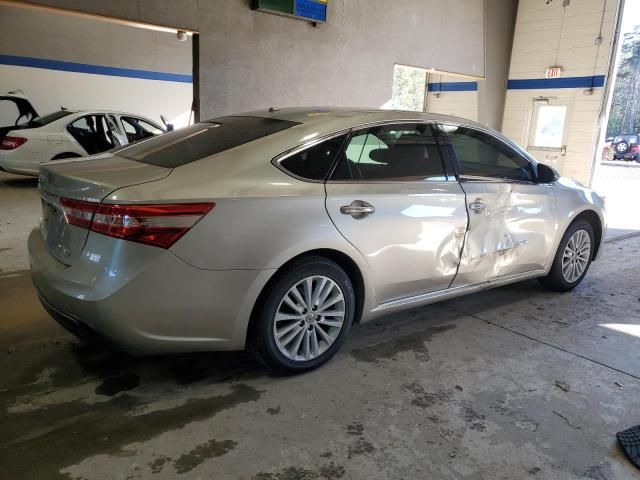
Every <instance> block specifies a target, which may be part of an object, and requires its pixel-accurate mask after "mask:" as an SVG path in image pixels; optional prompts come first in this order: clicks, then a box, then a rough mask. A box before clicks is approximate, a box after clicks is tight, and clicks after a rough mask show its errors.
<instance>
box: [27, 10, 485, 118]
mask: <svg viewBox="0 0 640 480" xmlns="http://www.w3.org/2000/svg"><path fill="white" fill-rule="evenodd" d="M31 3H38V4H43V5H50V6H56V7H61V8H68V9H72V10H80V11H85V12H91V13H100V14H106V15H112V16H116V17H124V18H128V19H132V20H139V21H146V22H152V23H160V24H165V25H173V26H184V27H186V28H193V29H195V30H198V31H199V32H200V68H201V70H200V103H201V109H202V117H203V118H207V117H212V116H216V115H220V114H226V113H229V112H234V111H235V112H237V111H242V110H250V109H256V108H266V107H268V106H299V105H313V104H315V105H338V106H364V107H380V106H382V105H384V104H385V103H386V102H387V101H388V100H389V99H390V98H391V85H392V79H393V66H394V64H395V63H399V64H403V65H412V66H416V67H423V68H436V69H438V70H444V71H450V72H459V73H463V74H468V75H477V76H483V75H484V14H483V8H484V2H483V0H455V1H449V0H394V1H393V2H389V1H388V0H330V1H329V10H328V23H327V24H323V25H319V26H318V27H317V28H314V27H313V26H312V25H311V24H309V23H307V22H302V21H298V20H292V19H289V18H284V17H280V16H275V15H269V14H265V13H261V12H254V11H252V10H251V9H250V8H249V6H250V2H249V1H248V0H206V1H205V0H200V1H198V0H92V1H79V0H35V1H33V2H31Z"/></svg>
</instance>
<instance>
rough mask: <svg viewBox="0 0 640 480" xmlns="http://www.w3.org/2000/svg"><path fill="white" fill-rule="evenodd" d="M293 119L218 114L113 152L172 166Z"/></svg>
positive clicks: (281, 127)
mask: <svg viewBox="0 0 640 480" xmlns="http://www.w3.org/2000/svg"><path fill="white" fill-rule="evenodd" d="M294 125H298V124H297V123H295V122H289V121H286V120H277V119H274V118H262V117H221V118H216V119H213V120H207V121H206V122H202V123H198V124H196V125H192V126H190V127H186V128H182V129H180V130H176V131H175V132H171V133H166V134H164V135H159V136H157V137H154V138H151V139H149V140H145V141H143V142H140V143H136V144H134V145H132V146H130V147H126V148H123V149H121V150H118V151H117V152H115V154H116V155H118V156H119V157H124V158H127V159H129V160H136V161H138V162H143V163H148V164H150V165H155V166H158V167H166V168H175V167H179V166H181V165H186V164H187V163H191V162H195V161H196V160H200V159H201V158H204V157H208V156H209V155H214V154H216V153H220V152H223V151H225V150H229V149H231V148H234V147H237V146H240V145H243V144H245V143H249V142H252V141H254V140H257V139H259V138H262V137H266V136H268V135H271V134H273V133H276V132H280V131H282V130H286V129H287V128H291V127H293V126H294Z"/></svg>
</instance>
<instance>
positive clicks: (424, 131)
mask: <svg viewBox="0 0 640 480" xmlns="http://www.w3.org/2000/svg"><path fill="white" fill-rule="evenodd" d="M442 160H443V159H442V152H441V150H440V147H439V146H438V144H437V141H436V139H435V136H434V133H433V130H432V128H431V126H430V125H427V124H397V125H382V126H377V127H373V128H369V129H366V130H361V131H358V132H355V134H354V135H352V136H351V138H350V139H349V143H348V145H347V147H346V149H345V152H344V155H343V158H341V161H340V163H339V165H338V167H337V168H336V171H335V172H334V175H333V177H332V179H333V180H358V181H422V180H439V181H441V180H446V179H447V176H446V174H445V170H444V165H443V161H442Z"/></svg>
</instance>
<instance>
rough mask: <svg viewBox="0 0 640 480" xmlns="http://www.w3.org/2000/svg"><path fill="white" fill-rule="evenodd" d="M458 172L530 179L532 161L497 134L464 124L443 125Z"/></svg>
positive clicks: (532, 175)
mask: <svg viewBox="0 0 640 480" xmlns="http://www.w3.org/2000/svg"><path fill="white" fill-rule="evenodd" d="M443 130H445V131H446V132H447V134H448V136H449V139H450V141H451V145H452V146H453V149H454V150H455V153H456V156H457V157H458V160H459V161H460V168H461V170H462V171H461V173H462V175H471V176H479V177H491V178H504V179H509V180H525V181H532V180H533V179H534V178H535V175H534V170H533V165H531V163H530V162H529V160H527V159H526V158H524V157H523V156H522V155H520V154H519V153H518V152H516V151H515V150H514V149H512V148H511V147H509V146H508V145H506V144H505V143H503V142H501V141H500V140H498V139H497V138H495V137H493V136H491V135H489V134H486V133H484V132H481V131H479V130H474V129H472V128H467V127H459V126H443Z"/></svg>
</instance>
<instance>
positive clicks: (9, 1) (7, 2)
mask: <svg viewBox="0 0 640 480" xmlns="http://www.w3.org/2000/svg"><path fill="white" fill-rule="evenodd" d="M1 5H4V6H9V7H19V8H25V9H28V10H40V11H48V12H52V13H61V14H65V15H73V16H76V17H83V18H90V19H93V20H99V21H102V22H110V23H117V24H119V25H126V26H129V27H136V28H146V29H148V30H155V31H159V32H168V33H178V32H186V33H187V34H191V35H193V34H198V33H199V32H198V31H197V30H193V29H191V28H185V27H176V26H168V25H158V24H154V23H147V22H140V21H133V20H127V19H124V18H118V17H112V16H108V15H100V14H97V13H86V12H78V11H75V10H68V9H65V8H59V7H50V6H46V5H35V4H33V3H26V2H19V1H14V0H0V6H1Z"/></svg>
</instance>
